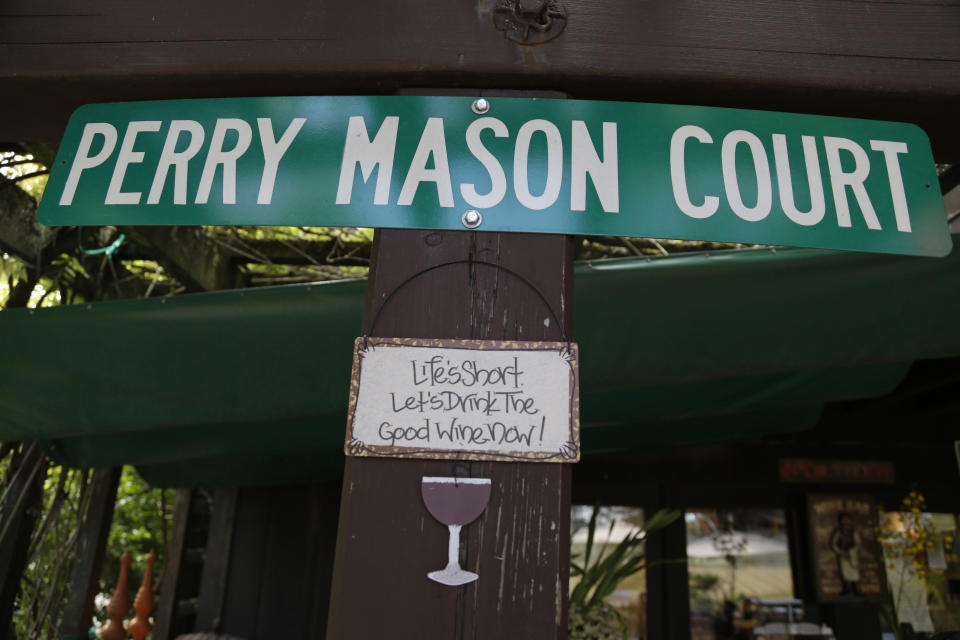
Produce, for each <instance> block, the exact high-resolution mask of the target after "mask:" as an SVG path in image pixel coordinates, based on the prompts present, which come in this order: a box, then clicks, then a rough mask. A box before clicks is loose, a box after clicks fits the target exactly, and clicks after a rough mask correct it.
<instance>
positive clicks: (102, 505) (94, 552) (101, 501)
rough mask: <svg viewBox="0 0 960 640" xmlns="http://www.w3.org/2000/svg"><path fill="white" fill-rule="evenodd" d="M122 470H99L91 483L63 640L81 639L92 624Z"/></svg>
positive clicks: (68, 601)
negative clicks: (94, 600) (95, 599)
mask: <svg viewBox="0 0 960 640" xmlns="http://www.w3.org/2000/svg"><path fill="white" fill-rule="evenodd" d="M121 471H122V468H121V467H113V468H104V469H97V470H95V471H94V472H93V478H92V480H91V483H90V489H89V491H91V495H90V502H89V506H88V507H87V511H86V514H85V515H84V518H83V524H82V525H81V529H80V537H79V539H78V540H77V561H76V564H74V565H73V573H72V575H71V577H70V590H69V592H68V595H67V602H66V604H65V605H64V610H63V617H62V618H61V622H60V637H61V638H82V637H86V634H87V632H88V631H89V630H90V626H91V625H92V623H93V622H92V621H93V597H94V596H95V595H97V593H99V592H100V585H99V582H100V570H101V569H102V567H103V556H104V553H105V551H106V549H107V538H108V537H109V536H110V523H111V522H112V521H113V508H114V505H115V503H116V500H117V487H118V485H119V484H120V472H121Z"/></svg>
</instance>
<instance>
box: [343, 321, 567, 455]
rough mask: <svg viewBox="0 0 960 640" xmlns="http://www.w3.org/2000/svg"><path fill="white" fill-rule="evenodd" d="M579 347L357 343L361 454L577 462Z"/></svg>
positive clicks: (351, 432)
mask: <svg viewBox="0 0 960 640" xmlns="http://www.w3.org/2000/svg"><path fill="white" fill-rule="evenodd" d="M578 373H579V363H578V351H577V345H576V344H574V343H568V342H518V341H503V340H433V339H414V338H367V337H361V338H357V340H356V343H355V344H354V358H353V375H352V377H351V381H350V402H349V407H348V411H349V414H348V419H347V436H346V443H345V446H344V450H345V452H346V453H347V455H353V456H385V457H394V458H436V459H457V460H528V461H542V462H577V461H578V460H579V459H580V393H579V375H578Z"/></svg>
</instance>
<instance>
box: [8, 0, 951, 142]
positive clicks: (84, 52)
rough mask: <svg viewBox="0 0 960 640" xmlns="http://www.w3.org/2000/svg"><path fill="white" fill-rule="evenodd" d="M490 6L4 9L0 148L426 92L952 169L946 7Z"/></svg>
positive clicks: (223, 0)
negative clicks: (555, 15) (549, 102)
mask: <svg viewBox="0 0 960 640" xmlns="http://www.w3.org/2000/svg"><path fill="white" fill-rule="evenodd" d="M499 4H501V3H500V2H496V1H494V0H475V1H474V2H472V3H463V2H459V3H452V2H448V1H447V0H425V1H423V2H418V3H416V4H411V3H403V2H393V1H391V0H368V1H367V2H365V3H343V2H332V1H330V0H325V1H318V2H314V3H309V4H304V3H303V2H301V1H300V0H275V1H274V2H271V3H241V4H238V3H233V2H228V1H227V0H213V1H210V2H205V3H203V5H202V6H198V5H196V4H195V3H191V2H189V1H188V0H175V1H172V2H167V3H162V4H155V3H146V4H145V3H117V2H113V1H111V0H91V1H90V2H86V3H84V4H83V6H82V8H78V7H77V5H76V4H75V3H72V2H69V1H68V0H55V1H53V2H47V3H44V4H43V6H42V7H40V8H38V7H37V6H36V3H31V2H29V1H28V0H13V1H12V2H7V3H6V4H5V6H4V9H3V11H2V13H0V43H3V44H0V83H2V86H3V89H4V95H5V96H16V99H8V100H4V101H3V102H2V103H0V139H3V138H6V139H15V140H22V139H37V140H39V139H45V140H57V139H58V138H59V137H60V135H61V133H62V131H63V128H64V125H65V123H66V120H67V117H68V115H69V113H70V112H71V111H72V109H73V108H75V107H76V106H78V105H80V104H83V103H89V102H103V101H116V100H145V99H165V98H187V97H223V96H247V95H309V94H327V93H361V94H365V93H385V92H393V91H395V90H396V89H398V88H401V87H411V86H430V87H436V88H454V87H481V88H494V87H496V88H508V89H553V90H558V91H565V92H567V93H569V94H571V95H573V96H575V97H578V98H592V99H596V98H600V99H621V100H638V101H648V102H677V103H691V104H704V105H717V106H736V107H748V108H763V109H775V110H788V111H799V112H808V113H828V114H836V115H856V116H861V117H871V118H881V119H892V120H903V121H908V122H915V123H918V124H920V125H921V126H922V127H924V128H925V129H926V130H927V131H928V133H929V134H930V136H931V138H932V140H933V143H934V147H935V150H936V151H937V154H938V157H940V158H943V159H944V161H949V159H950V158H953V159H957V156H958V153H960V130H958V128H957V127H956V126H955V124H956V114H957V113H958V112H960V39H958V38H957V37H956V33H957V25H958V23H960V3H957V2H956V0H945V1H944V2H934V1H932V0H920V1H917V2H888V1H886V0H856V1H853V0H802V1H799V2H797V1H791V0H743V1H741V2H735V3H724V2H713V1H712V0H649V1H646V2H635V1H632V0H619V2H608V1H606V0H580V1H577V2H573V1H572V0H567V1H566V2H562V3H561V4H564V5H565V8H566V12H567V17H568V21H567V25H566V29H565V30H564V31H563V32H562V33H561V34H560V35H559V36H557V37H556V38H555V39H553V40H551V41H550V42H548V43H546V44H541V45H539V46H527V45H521V44H517V43H514V42H511V41H509V40H507V39H506V38H504V36H503V35H502V34H501V33H500V32H498V31H497V30H496V29H495V28H494V13H495V8H496V7H497V6H498V5H499Z"/></svg>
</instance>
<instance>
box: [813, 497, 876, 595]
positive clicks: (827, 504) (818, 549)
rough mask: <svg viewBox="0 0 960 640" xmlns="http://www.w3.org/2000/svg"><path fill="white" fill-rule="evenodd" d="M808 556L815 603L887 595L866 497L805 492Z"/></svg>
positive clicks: (872, 515)
mask: <svg viewBox="0 0 960 640" xmlns="http://www.w3.org/2000/svg"><path fill="white" fill-rule="evenodd" d="M807 504H808V508H809V518H810V540H811V545H812V547H813V553H812V554H811V555H812V557H813V562H814V579H815V580H816V585H817V599H818V600H819V601H820V602H851V601H867V600H880V599H883V598H885V597H886V581H885V577H884V569H883V552H882V550H881V548H880V545H879V544H878V543H877V538H876V535H875V533H874V526H875V524H876V506H875V504H874V501H873V498H872V497H871V496H869V495H859V494H852V495H851V494H809V495H808V497H807Z"/></svg>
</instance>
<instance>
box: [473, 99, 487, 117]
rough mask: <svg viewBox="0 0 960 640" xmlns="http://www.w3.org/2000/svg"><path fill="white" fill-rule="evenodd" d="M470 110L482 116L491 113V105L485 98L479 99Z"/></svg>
mask: <svg viewBox="0 0 960 640" xmlns="http://www.w3.org/2000/svg"><path fill="white" fill-rule="evenodd" d="M470 108H471V109H473V112H474V113H476V114H477V115H482V114H484V113H486V112H487V111H490V103H489V102H487V100H486V99H485V98H477V99H476V100H474V101H473V105H472V106H471V107H470Z"/></svg>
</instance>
